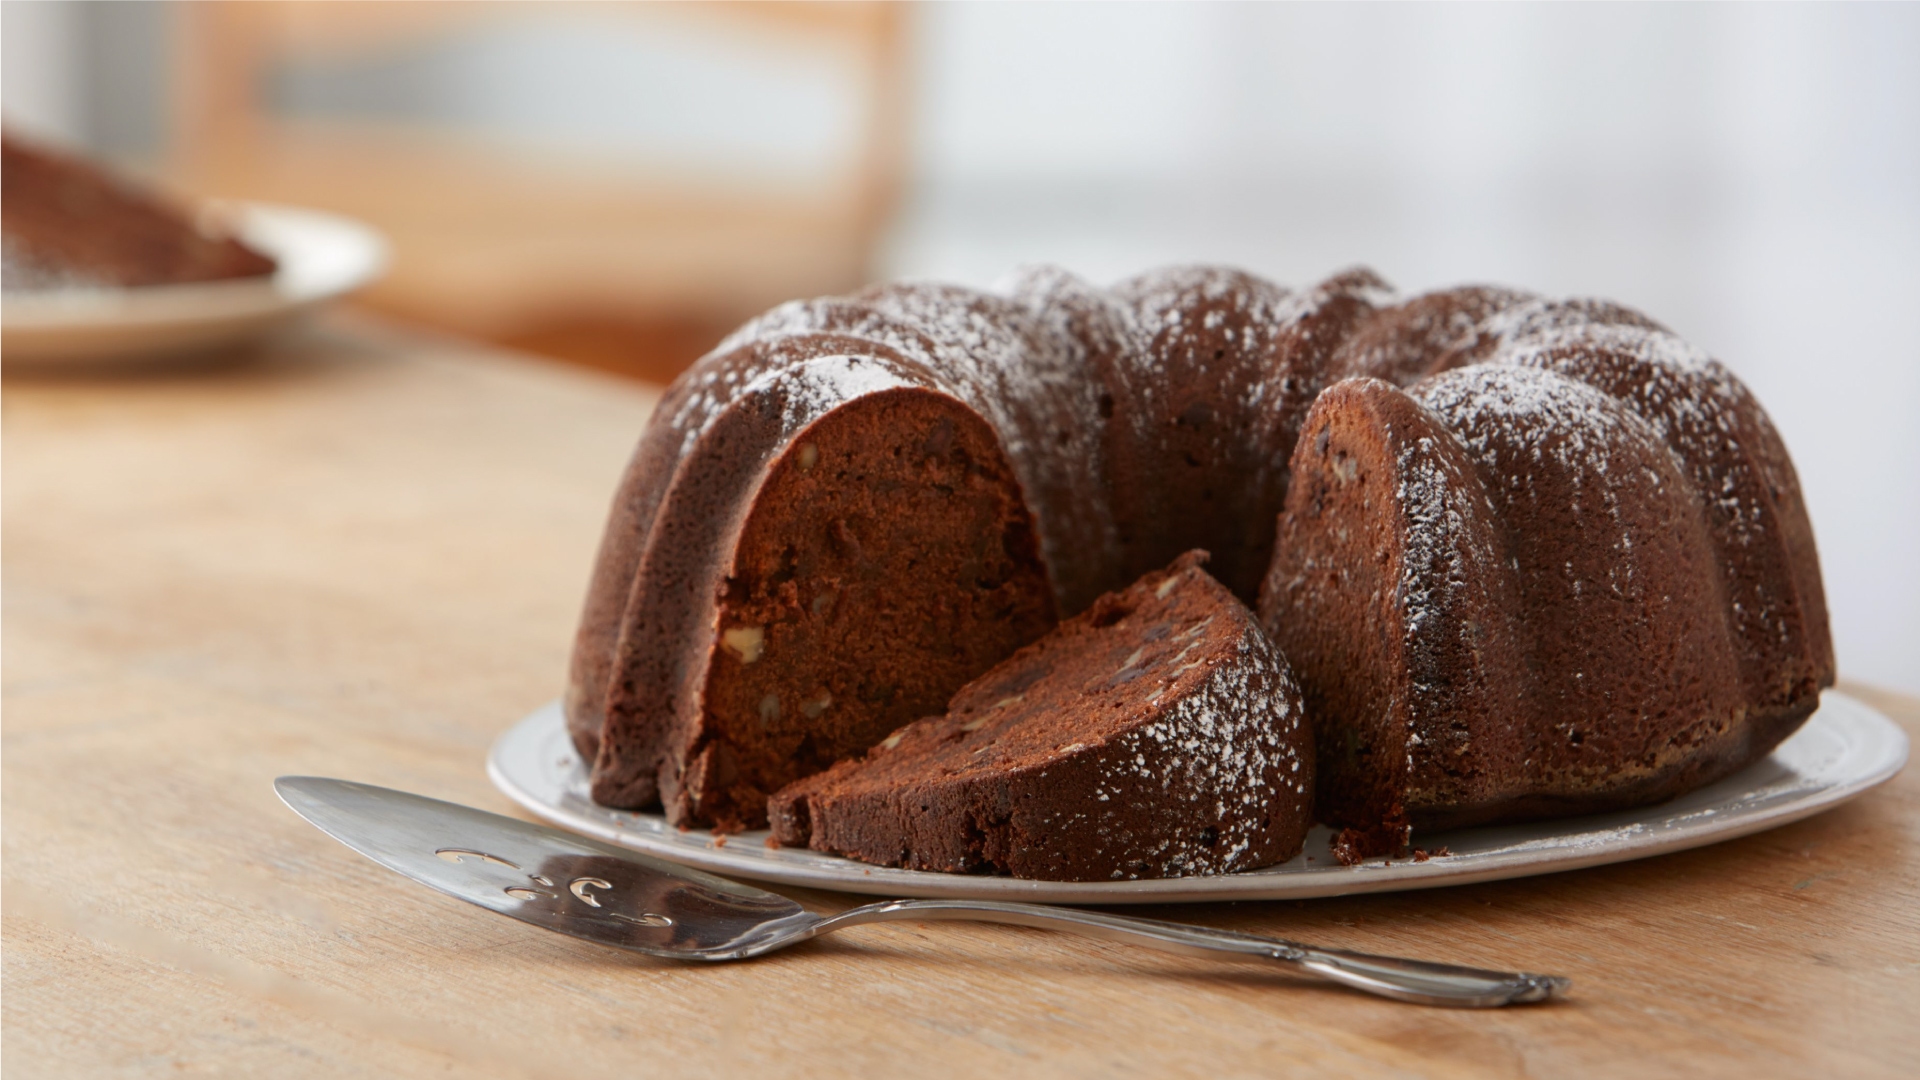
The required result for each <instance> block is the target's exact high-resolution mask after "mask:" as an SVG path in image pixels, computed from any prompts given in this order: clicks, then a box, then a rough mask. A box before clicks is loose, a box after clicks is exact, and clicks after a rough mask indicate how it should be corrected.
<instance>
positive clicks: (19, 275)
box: [0, 135, 274, 291]
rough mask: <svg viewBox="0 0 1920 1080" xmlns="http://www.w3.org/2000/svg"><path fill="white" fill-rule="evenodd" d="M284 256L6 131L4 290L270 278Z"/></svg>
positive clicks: (0, 181)
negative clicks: (206, 226) (205, 225)
mask: <svg viewBox="0 0 1920 1080" xmlns="http://www.w3.org/2000/svg"><path fill="white" fill-rule="evenodd" d="M273 272H274V261H273V260H272V259H270V258H268V257H267V256H265V255H262V254H260V253H259V252H257V251H255V250H253V249H252V248H250V247H247V246H246V245H245V244H243V243H241V242H240V241H238V240H236V239H233V238H232V237H229V236H221V235H216V234H213V233H210V232H207V231H205V230H203V229H201V228H200V227H199V226H198V225H197V224H196V223H195V222H194V221H193V220H192V218H191V217H190V216H189V215H188V214H186V213H185V212H183V211H181V210H178V209H176V208H175V207H173V206H171V205H168V204H167V203H166V202H164V201H163V200H161V199H160V198H158V197H156V196H154V195H153V194H151V193H149V192H147V191H145V190H143V189H141V188H139V187H137V186H135V185H133V184H131V183H129V182H127V181H125V180H122V179H120V178H118V177H115V176H111V175H109V174H107V173H106V172H104V171H102V170H101V169H98V168H96V167H95V166H93V165H91V164H88V163H87V162H84V161H81V160H80V159H78V158H73V157H69V156H67V155H65V154H61V153H58V152H55V151H52V150H48V149H45V148H42V147H38V146H32V145H28V144H26V143H23V142H21V141H20V140H19V139H17V138H14V137H13V136H12V135H6V136H4V137H0V286H4V287H5V288H6V289H7V290H8V291H33V290H42V289H60V288H109V287H111V288H125V287H132V286H145V285H183V284H189V283H193V282H204V281H223V280H227V279H232V278H248V277H262V276H265V275H268V274H272V273H273Z"/></svg>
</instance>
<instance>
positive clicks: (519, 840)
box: [273, 776, 1571, 1008]
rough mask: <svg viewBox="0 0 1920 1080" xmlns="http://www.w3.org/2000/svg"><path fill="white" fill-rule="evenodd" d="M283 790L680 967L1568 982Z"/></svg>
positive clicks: (352, 788)
mask: <svg viewBox="0 0 1920 1080" xmlns="http://www.w3.org/2000/svg"><path fill="white" fill-rule="evenodd" d="M273 786H274V790H275V791H276V792H278V793H279V795H280V798H281V800H282V801H283V802H285V803H286V804H287V805H288V806H289V807H291V808H292V809H293V811H294V813H296V814H299V815H300V816H301V817H303V818H306V819H307V820H308V821H309V822H311V823H313V824H314V825H315V826H317V827H318V828H319V829H320V831H322V832H324V833H326V834H327V835H328V836H331V837H333V838H334V839H335V840H338V841H340V842H341V843H343V844H345V845H347V846H348V847H350V848H352V849H353V850H355V851H357V852H359V853H360V854H362V855H365V856H366V857H367V858H369V859H372V860H373V861H374V862H377V863H379V864H380V865H382V866H384V867H386V868H387V869H389V870H392V871H395V872H396V873H400V874H403V875H405V876H407V877H410V878H412V879H414V880H415V881H418V882H420V883H421V884H424V885H427V886H430V887H432V888H434V889H438V890H439V891H441V892H443V893H446V894H447V895H448V896H453V897H458V898H459V899H461V900H465V901H467V902H468V903H470V904H477V905H479V906H480V907H483V908H486V909H487V910H489V911H495V912H498V913H500V914H502V915H506V916H508V917H510V918H514V919H519V920H520V921H521V922H526V923H532V924H533V925H535V926H538V927H541V928H543V929H547V930H552V931H555V932H556V933H561V934H566V935H568V936H570V937H577V938H582V939H584V940H587V941H591V942H594V943H596V944H600V945H610V946H613V947H614V948H619V949H629V950H632V951H634V952H640V953H646V954H647V955H649V956H660V957H667V958H671V959H677V960H744V959H747V958H749V957H754V956H759V955H761V954H762V953H768V952H772V951H774V950H775V949H780V948H784V947H786V946H788V945H792V944H795V943H797V942H801V941H806V940H807V939H809V938H813V937H817V936H818V935H820V934H825V933H829V932H831V931H834V930H840V929H843V928H845V927H849V926H857V925H859V924H861V923H871V922H884V921H887V920H892V919H914V920H931V919H971V920H976V921H981V922H996V923H1010V924H1013V925H1016V926H1032V927H1039V928H1042V929H1047V930H1065V931H1069V932H1071V933H1076V934H1083V935H1086V936H1088V937H1097V938H1105V939H1108V940H1112V941H1124V942H1130V943H1132V944H1135V945H1145V946H1147V947H1148V948H1153V949H1160V950H1163V951H1166V952H1176V953H1186V954H1192V955H1201V956H1212V957H1216V958H1217V957H1218V956H1219V954H1221V953H1227V954H1230V955H1233V956H1237V957H1240V958H1242V959H1249V960H1265V961H1269V962H1273V961H1278V962H1279V963H1281V964H1284V965H1287V966H1288V967H1290V968H1291V969H1293V970H1294V971H1296V972H1300V973H1304V974H1308V975H1312V976H1315V977H1317V978H1321V979H1325V980H1329V981H1332V982H1336V983H1340V984H1342V985H1345V986H1349V987H1353V988H1354V989H1358V990H1364V991H1366V992H1368V993H1372V994H1378V995H1380V996H1382V997H1387V998H1392V999H1394V1000H1396V1001H1408V1002H1415V1003H1418V1004H1422V1005H1448V1006H1456V1007H1465V1008H1486V1007H1490V1006H1496V1005H1513V1004H1520V1003H1525V1002H1536V1001H1546V1000H1548V999H1550V998H1553V997H1556V996H1560V995H1564V994H1565V993H1566V992H1567V990H1568V988H1569V987H1570V986H1571V983H1570V982H1569V981H1568V980H1567V979H1564V978H1561V977H1559V976H1555V975H1532V974H1526V973H1521V972H1501V971H1485V970H1481V969H1478V968H1466V967H1456V966H1454V965H1451V964H1435V963H1429V962H1427V961H1423V960H1402V959H1395V958H1393V957H1386V956H1371V955H1368V954H1366V953H1357V952H1349V951H1347V950H1345V949H1320V948H1315V947H1313V946H1310V945H1302V944H1299V943H1298V942H1292V941H1282V940H1280V939H1278V938H1269V937H1261V936H1258V935H1255V934H1240V933H1235V932H1233V931H1228V930H1212V929H1208V928H1206V927H1201V926H1188V925H1185V924H1182V923H1173V922H1161V921H1159V920H1155V919H1137V918H1132V917H1129V916H1123V915H1110V914H1107V913H1105V912H1094V911H1077V910H1074V909H1071V908H1057V907H1048V906H1045V905H1041V904H1021V903H1012V902H1008V901H1000V900H889V901H886V902H884V903H879V904H867V905H864V906H862V907H856V908H853V909H851V910H848V911H843V912H841V913H840V914H838V915H816V914H814V913H813V912H810V911H808V910H806V909H805V908H803V907H801V906H800V905H799V904H797V903H795V902H793V901H792V900H789V899H787V898H786V897H784V896H780V895H778V894H775V893H770V892H767V891H765V890H763V889H756V888H754V887H752V886H750V885H742V884H740V883H739V882H736V881H729V880H727V879H726V878H722V877H716V876H714V875H712V874H708V873H703V872H701V871H699V870H693V869H690V868H687V867H683V866H677V865H675V864H673V863H669V862H665V861H662V860H660V859H654V858H649V857H648V856H646V855H642V854H639V853H638V852H633V851H628V850H626V849H624V848H618V847H614V846H612V845H609V844H603V843H600V842H598V841H596V840H591V839H588V838H586V837H583V836H576V835H574V834H572V833H565V832H561V831H560V830H558V829H550V828H547V827H546V826H544V825H534V824H531V823H529V822H525V821H520V820H518V819H516V818H510V817H503V816H501V815H499V814H490V813H487V812H486V811H484V810H475V809H473V808H472V807H469V806H460V805H458V804H456V803H449V802H441V801H440V800H438V799H428V798H424V797H422V796H419V795H411V794H408V793H407V792H404V791H394V790H392V789H390V788H382V787H374V786H372V785H370V784H357V783H354V782H352V781H350V780H332V779H327V778H325V777H318V776H283V777H281V778H279V779H278V780H275V781H274V784H273Z"/></svg>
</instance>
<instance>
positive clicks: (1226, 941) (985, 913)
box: [812, 900, 1573, 1008]
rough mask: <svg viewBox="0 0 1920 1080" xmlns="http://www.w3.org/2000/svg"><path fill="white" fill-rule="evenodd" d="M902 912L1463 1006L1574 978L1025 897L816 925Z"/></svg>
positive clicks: (1503, 1000) (1544, 994) (817, 929)
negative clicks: (1249, 962) (1285, 967)
mask: <svg viewBox="0 0 1920 1080" xmlns="http://www.w3.org/2000/svg"><path fill="white" fill-rule="evenodd" d="M897 919H964V920H972V921H977V922H993V923H1010V924H1012V925H1014V926H1033V927H1039V928H1041V929H1046V930H1065V931H1067V932H1069V933H1074V934H1080V935H1083V936H1086V937H1095V938H1104V939H1106V940H1108V941H1124V942H1128V943H1130V944H1134V945H1145V946H1146V947H1148V948H1150V949H1159V950H1162V951H1164V952H1173V953H1184V954H1187V955H1193V956H1211V955H1216V954H1218V953H1223V952H1224V953H1232V954H1235V955H1239V956H1246V957H1259V958H1261V959H1266V960H1278V961H1280V962H1281V963H1284V964H1289V965H1291V966H1293V967H1294V968H1295V969H1297V970H1300V971H1304V972H1307V973H1309V974H1312V975H1316V976H1318V977H1320V978H1323V979H1328V980H1331V981H1333V982H1337V983H1341V984H1343V985H1346V986H1351V987H1353V988H1354V989H1356V990H1364V991H1366V992H1368V993H1371V994H1378V995H1380V996H1381V997H1388V998H1392V999H1394V1000H1395V1001H1410V1002H1414V1003H1416V1004H1421V1005H1446V1006H1452V1007H1455V1008H1491V1007H1494V1006H1499V1005H1517V1004H1521V1003H1525V1002H1534V1001H1546V1000H1547V999H1549V998H1553V997H1557V996H1560V995H1563V994H1565V993H1566V992H1567V990H1568V989H1569V988H1570V987H1571V986H1572V985H1573V983H1572V981H1571V980H1569V979H1566V978H1563V977H1561V976H1558V975H1534V974H1529V973H1526V972H1513V971H1487V970H1484V969H1481V968H1470V967H1460V966H1457V965H1454V964H1436V963H1432V962H1429V961H1425V960H1405V959H1399V958H1396V957H1391V956H1373V955H1370V954H1368V953H1361V952H1351V951H1349V950H1346V949H1321V948H1315V947H1314V946H1311V945H1302V944H1300V943H1299V942H1295V941H1284V940H1281V939H1280V938H1270V937H1261V936H1260V935H1258V934H1242V933H1238V932H1236V931H1233V930H1214V929H1210V928H1208V927H1204V926H1191V925H1188V924H1186V923H1176V922H1162V921H1161V920H1159V919H1140V918H1134V917H1133V916H1129V915H1110V914H1107V913H1106V912H1101V911H1081V910H1078V909H1075V908H1059V907H1049V906H1047V905H1044V904H1022V903H1016V902H1012V901H1004V900H890V901H887V902H886V903H881V904H868V905H866V906H864V907H857V908H853V909H851V910H849V911H843V912H841V913H840V914H838V915H833V916H829V917H827V918H825V919H822V920H821V921H820V922H818V923H816V924H815V925H814V926H813V928H812V929H813V932H814V933H815V934H823V933H827V932H829V931H832V930H838V929H840V928H842V927H846V926H855V925H858V924H860V923H869V922H887V921H892V920H897Z"/></svg>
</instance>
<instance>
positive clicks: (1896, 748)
mask: <svg viewBox="0 0 1920 1080" xmlns="http://www.w3.org/2000/svg"><path fill="white" fill-rule="evenodd" d="M1906 761H1907V737H1906V734H1905V733H1904V732H1902V731H1901V730H1900V728H1899V727H1897V726H1896V725H1895V724H1894V723H1893V722H1892V721H1891V720H1888V719H1887V718H1886V717H1884V716H1882V715H1880V714H1879V713H1877V712H1875V711H1874V710H1873V709H1871V708H1869V707H1868V706H1867V705H1866V704H1864V703H1863V702H1861V701H1859V700H1858V699H1856V698H1852V697H1848V696H1847V695H1846V694H1843V693H1840V692H1838V691H1834V690H1829V691H1827V692H1826V693H1824V694H1823V695H1821V698H1820V707H1819V709H1817V710H1816V711H1815V712H1814V714H1813V715H1812V716H1811V717H1809V718H1808V719H1807V722H1806V724H1805V725H1803V726H1802V727H1801V728H1800V730H1799V731H1797V732H1795V733H1794V735H1793V737H1792V738H1790V739H1788V740H1787V741H1786V742H1784V743H1781V744H1780V746H1779V747H1778V748H1777V749H1775V750H1774V752H1773V753H1772V754H1771V755H1769V756H1768V757H1767V758H1766V759H1765V760H1763V761H1759V762H1755V763H1754V764H1753V765H1750V766H1748V767H1747V768H1745V769H1742V770H1741V771H1740V772H1738V773H1735V774H1734V775H1732V776H1729V777H1727V778H1726V779H1725V780H1722V781H1720V782H1719V783H1716V784H1712V785H1709V786H1707V787H1704V788H1701V789H1700V790H1698V791H1694V792H1690V793H1688V794H1686V795H1683V796H1681V797H1680V798H1678V799H1674V800H1673V801H1671V802H1665V803H1661V804H1660V805H1658V806H1649V807H1644V808H1642V809H1639V810H1633V811H1629V812H1625V813H1619V814H1601V815H1595V816H1592V817H1581V818H1561V819H1558V820H1554V821H1537V822H1528V823H1526V824H1523V825H1500V826H1492V827H1487V828H1478V829H1458V830H1454V831H1452V832H1447V833H1434V834H1422V835H1421V836H1420V837H1418V840H1419V842H1420V844H1421V846H1422V847H1424V848H1426V849H1427V850H1430V851H1432V850H1439V849H1441V848H1442V847H1444V848H1446V849H1447V850H1448V851H1449V852H1451V853H1450V854H1448V855H1443V856H1437V857H1434V858H1430V859H1428V860H1427V861H1425V862H1417V861H1415V860H1412V859H1395V860H1385V859H1373V860H1369V861H1368V862H1364V863H1361V864H1359V865H1358V866H1342V865H1340V864H1339V863H1338V862H1337V861H1336V860H1335V859H1334V858H1333V855H1332V852H1331V851H1330V849H1329V846H1328V842H1329V840H1330V835H1329V833H1328V830H1327V829H1326V828H1325V827H1323V826H1315V827H1314V829H1313V831H1312V833H1310V834H1309V835H1308V837H1307V846H1306V850H1305V851H1303V852H1302V853H1301V854H1299V855H1298V856H1296V857H1294V858H1293V859H1292V860H1291V861H1289V862H1286V863H1282V864H1280V865H1278V866H1270V867H1266V868H1265V869H1261V870H1252V871H1248V872H1245V873H1239V874H1222V875H1218V876H1213V877H1190V878H1170V879H1164V880H1157V881H1111V882H1079V881H1022V880H1018V879H1015V878H1005V877H985V876H978V875H965V874H939V873H932V872H929V871H921V870H896V869H893V868H890V867H884V866H868V865H867V864H865V863H859V862H854V861H852V860H851V859H843V858H839V857H837V856H833V855H825V854H821V853H820V852H817V851H807V850H803V849H797V848H784V847H769V846H768V835H767V833H766V832H765V831H764V830H762V831H759V832H748V833H739V834H735V835H733V836H726V837H717V836H714V835H713V834H712V833H710V832H708V831H706V830H704V829H692V830H681V829H677V828H675V827H673V826H671V825H668V824H667V822H666V819H665V818H664V817H662V816H661V815H660V814H658V813H635V812H632V811H627V810H611V809H608V808H607V807H604V806H598V805H595V804H594V803H593V801H592V800H590V799H588V798H587V770H586V767H585V766H584V765H583V764H582V763H581V761H580V757H579V755H578V754H577V753H575V752H574V749H573V743H572V742H571V741H570V740H569V739H568V737H567V728H566V721H565V719H564V718H563V717H562V715H561V712H560V704H559V702H553V703H551V704H548V705H547V706H545V707H544V708H541V709H540V710H539V711H537V712H535V713H534V714H533V715H531V716H529V717H527V718H526V719H524V720H522V721H520V722H519V723H518V724H515V725H514V726H513V727H512V728H511V729H509V730H508V731H507V732H506V734H504V735H502V736H501V737H500V739H499V741H497V742H495V743H494V745H493V751H492V753H491V754H490V755H489V756H488V758H487V775H488V776H490V777H491V778H492V779H493V782H494V784H495V786H497V787H499V789H500V790H501V791H503V792H505V793H506V794H507V796H508V797H509V798H511V799H513V800H514V801H515V802H517V803H519V804H520V805H522V806H524V807H526V808H527V809H528V810H531V811H532V812H533V813H535V814H536V815H538V816H540V817H542V818H545V819H546V820H548V821H550V822H552V823H554V824H556V825H559V826H561V827H562V828H566V829H572V830H574V831H575V832H580V833H585V834H586V835H588V836H593V837H597V838H599V839H601V840H606V841H609V842H611V843H615V844H620V845H622V846H624V847H630V848H633V849H634V850H636V851H644V852H646V853H647V854H649V855H657V856H659V857H660V858H663V859H670V860H672V861H674V862H678V863H685V864H686V865H688V866H697V867H699V868H701V869H703V870H711V871H714V872H716V873H721V874H732V875H734V876H736V877H744V878H753V879H755V880H759V881H767V882H778V883H781V884H787V885H803V886H808V887H811V888H819V889H839V890H841V891H844V892H857V893H874V894H877V895H881V896H896V897H964V898H970V899H996V900H1029V901H1036V902H1039V903H1057V904H1166V903H1181V902H1191V901H1218V900H1283V899H1286V900H1292V899H1303V898H1306V897H1313V896H1340V895H1344V894H1348V893H1366V892H1390V891H1394V890H1399V889H1427V888H1433V887H1435V886H1439V885H1464V884H1467V883H1469V882H1475V881H1495V880H1498V879H1501V878H1513V877H1528V876H1531V875H1534V874H1550V873H1555V872H1557V871H1561V870H1576V869H1579V868H1581V867H1585V866H1599V865H1601V864H1603V863H1612V862H1623V861H1626V860H1628V859H1643V858H1646V857H1647V856H1650V855H1660V854H1664V853H1666V852H1670V851H1681V850H1684V849H1686V848H1693V847H1700V846H1702V845H1704V844H1712V843H1718V842H1719V841H1722V840H1731V839H1733V838H1734V837H1737V836H1746V835H1748V834H1749V833H1755V832H1759V831H1761V830H1763V829H1771V828H1774V827H1775V826H1779V825H1785V824H1786V823H1788V822H1790V821H1798V820H1800V819H1801V818H1804V817H1807V816H1809V815H1812V814H1817V813H1819V812H1820V811H1822V810H1827V809H1831V808H1832V807H1834V806H1837V805H1839V804H1840V803H1843V802H1846V801H1847V800H1848V799H1852V798H1854V797H1855V796H1857V795H1860V794H1861V793H1862V792H1865V791H1867V790H1869V789H1871V788H1873V787H1875V786H1877V785H1879V784H1883V783H1885V782H1887V781H1888V780H1890V779H1892V778H1893V776H1894V774H1896V773H1898V772H1899V771H1900V768H1901V766H1902V765H1905V764H1906Z"/></svg>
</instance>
